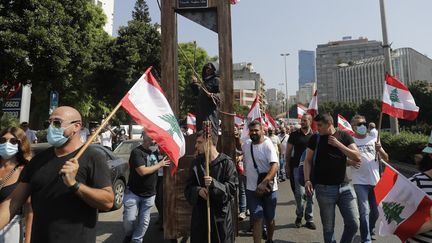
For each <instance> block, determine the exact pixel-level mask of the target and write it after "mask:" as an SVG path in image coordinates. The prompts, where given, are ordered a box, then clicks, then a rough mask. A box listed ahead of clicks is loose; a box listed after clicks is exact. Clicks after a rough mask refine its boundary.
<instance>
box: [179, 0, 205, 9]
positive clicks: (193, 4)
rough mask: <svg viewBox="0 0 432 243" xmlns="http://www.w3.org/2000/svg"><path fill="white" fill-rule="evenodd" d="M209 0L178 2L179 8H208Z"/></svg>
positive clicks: (183, 0)
mask: <svg viewBox="0 0 432 243" xmlns="http://www.w3.org/2000/svg"><path fill="white" fill-rule="evenodd" d="M207 7H208V0H178V8H179V9H181V8H207Z"/></svg>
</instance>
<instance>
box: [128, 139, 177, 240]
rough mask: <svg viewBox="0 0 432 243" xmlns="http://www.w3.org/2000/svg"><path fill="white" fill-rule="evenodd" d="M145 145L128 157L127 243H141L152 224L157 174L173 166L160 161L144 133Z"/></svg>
mask: <svg viewBox="0 0 432 243" xmlns="http://www.w3.org/2000/svg"><path fill="white" fill-rule="evenodd" d="M142 137H143V143H142V145H140V146H138V147H136V148H135V149H133V150H132V152H131V155H130V157H129V167H130V173H129V181H128V188H127V191H126V194H125V197H124V200H123V204H124V211H123V228H124V230H125V233H126V236H125V239H124V241H123V242H124V243H129V242H132V243H141V242H142V240H143V238H144V235H145V233H146V231H147V228H148V226H149V222H150V210H151V208H152V207H153V205H154V204H155V198H156V183H157V179H158V170H159V169H160V168H162V167H166V166H169V165H170V163H171V162H170V161H169V160H167V159H166V158H164V159H162V160H161V161H160V162H159V161H158V158H157V153H156V152H157V146H156V145H155V143H154V142H153V140H152V139H151V138H150V137H149V136H148V135H147V133H145V132H143V133H142Z"/></svg>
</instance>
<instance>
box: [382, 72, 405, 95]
mask: <svg viewBox="0 0 432 243" xmlns="http://www.w3.org/2000/svg"><path fill="white" fill-rule="evenodd" d="M385 79H386V82H387V84H388V85H391V86H394V87H396V88H398V89H402V90H406V91H409V90H408V88H407V87H406V86H405V85H404V84H403V83H402V82H401V81H399V80H397V79H396V78H395V77H393V76H391V75H389V74H388V73H387V74H386V76H385Z"/></svg>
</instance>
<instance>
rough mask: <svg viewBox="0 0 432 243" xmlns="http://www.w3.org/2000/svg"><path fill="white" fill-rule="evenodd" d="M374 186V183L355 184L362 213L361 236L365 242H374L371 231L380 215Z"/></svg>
mask: <svg viewBox="0 0 432 243" xmlns="http://www.w3.org/2000/svg"><path fill="white" fill-rule="evenodd" d="M374 187H375V186H372V185H360V184H355V185H354V190H355V192H356V194H357V203H358V206H359V213H360V236H361V242H363V243H364V242H368V243H370V242H372V237H371V233H372V232H373V229H374V228H375V224H376V221H377V220H378V216H379V213H378V206H377V204H376V199H375V193H374Z"/></svg>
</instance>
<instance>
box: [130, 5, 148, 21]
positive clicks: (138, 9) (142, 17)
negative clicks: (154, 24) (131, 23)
mask: <svg viewBox="0 0 432 243" xmlns="http://www.w3.org/2000/svg"><path fill="white" fill-rule="evenodd" d="M132 18H133V19H134V20H137V21H141V22H144V23H147V24H150V22H151V18H150V13H149V8H148V5H147V3H146V1H145V0H136V2H135V7H134V10H133V12H132Z"/></svg>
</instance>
